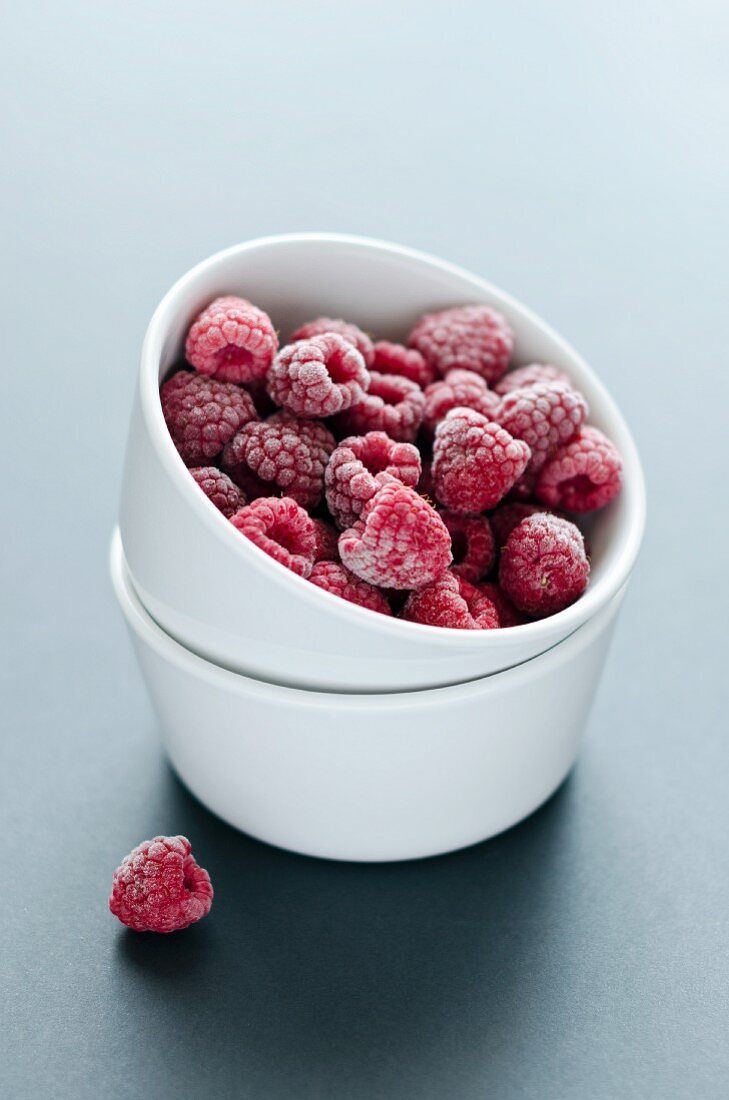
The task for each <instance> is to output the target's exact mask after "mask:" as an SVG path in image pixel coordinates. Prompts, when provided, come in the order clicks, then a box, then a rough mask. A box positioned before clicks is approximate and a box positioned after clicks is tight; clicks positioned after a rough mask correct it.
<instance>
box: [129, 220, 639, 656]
mask: <svg viewBox="0 0 729 1100" xmlns="http://www.w3.org/2000/svg"><path fill="white" fill-rule="evenodd" d="M311 244H317V245H324V246H325V247H326V246H332V247H333V248H341V247H342V246H344V247H347V248H349V249H352V250H354V251H359V252H368V253H385V254H387V255H390V256H394V257H398V258H399V259H401V260H403V259H404V260H406V261H409V262H411V263H412V264H414V265H417V266H419V267H422V266H425V267H429V268H432V269H435V270H437V271H440V272H445V273H447V274H451V275H453V276H455V277H457V278H459V279H462V280H464V281H466V282H468V283H470V284H472V285H473V286H474V287H475V288H478V289H480V290H481V291H483V292H484V293H485V294H486V295H488V296H489V297H490V298H491V299H492V300H493V301H494V302H495V305H496V308H499V306H503V307H504V308H506V309H507V311H508V312H510V313H512V314H516V315H518V316H519V317H520V318H521V319H523V320H524V321H525V322H528V323H529V324H531V325H534V326H536V327H537V328H539V329H541V330H542V332H543V333H544V334H545V335H546V336H547V337H548V338H549V339H550V340H552V341H553V342H554V343H556V344H557V345H558V346H559V348H560V351H561V353H562V354H563V355H564V356H565V358H567V359H569V360H570V361H571V363H573V364H575V367H576V370H577V373H578V374H579V373H584V374H585V375H587V376H588V377H589V379H590V383H591V385H592V387H593V389H594V390H595V391H596V392H597V394H598V397H599V404H600V408H601V410H604V411H606V412H607V414H608V415H609V417H610V418H611V419H612V420H614V421H615V422H617V424H618V425H619V427H620V434H621V439H620V443H619V449H620V452H621V457H622V460H623V469H624V479H623V489H622V491H623V492H626V486H629V515H628V517H627V519H626V521H625V522H624V523H623V525H622V528H623V529H624V537H623V539H622V543H623V544H622V547H621V548H620V551H619V553H617V554H616V556H615V558H614V560H613V561H612V562H611V563H610V565H609V568H608V569H607V570H606V572H605V574H604V575H603V576H602V577H601V578H600V579H599V580H598V581H597V582H596V583H595V584H590V585H588V587H587V589H586V591H585V592H584V594H583V595H582V596H581V597H580V598H579V599H578V600H577V601H576V602H575V603H574V604H571V605H570V606H569V607H567V608H565V609H564V610H562V611H559V612H557V613H556V615H551V616H548V617H547V618H544V619H538V620H536V621H534V622H530V623H525V624H522V625H520V626H518V627H511V628H502V629H500V630H494V631H491V630H483V631H482V630H474V631H464V630H456V629H454V628H450V627H438V626H429V625H426V624H422V623H412V622H408V621H406V620H403V619H399V618H396V617H395V616H394V615H393V616H388V615H381V614H378V613H377V612H374V611H370V610H369V609H367V608H363V607H359V606H358V605H357V604H353V603H350V602H349V601H347V600H343V599H341V598H340V597H338V596H335V595H333V594H332V593H330V592H325V591H324V590H323V589H321V588H319V587H318V586H317V585H313V584H311V583H310V582H309V581H307V580H305V579H304V578H302V577H299V576H297V575H296V574H295V573H293V572H292V571H291V570H289V569H287V568H286V567H285V566H283V565H281V564H280V563H279V562H276V561H274V560H273V558H271V557H269V555H268V554H266V553H265V552H264V551H263V550H261V549H260V548H259V547H257V546H255V545H254V544H253V543H252V542H250V541H249V540H247V539H245V538H241V536H240V533H239V532H238V531H236V530H235V528H234V527H233V526H232V525H231V524H230V522H229V521H228V520H226V519H225V517H224V516H223V515H222V514H221V513H220V512H219V511H218V509H217V508H216V507H215V505H214V504H212V502H211V501H209V500H208V499H207V497H206V496H205V494H204V493H202V492H200V491H199V489H198V488H197V487H196V486H195V484H194V482H193V480H192V478H191V477H190V476H189V473H188V470H187V467H186V466H185V464H184V462H183V461H182V459H181V457H180V455H179V454H178V452H177V448H176V447H175V445H174V443H173V442H172V437H171V436H170V434H169V432H168V430H167V426H166V424H165V421H164V417H163V415H162V405H161V402H160V398H159V363H160V359H161V354H162V350H163V346H164V341H165V336H166V333H167V332H168V330H169V328H170V326H171V324H172V323H173V321H174V320H175V319H176V316H177V302H178V299H179V297H180V296H181V295H182V294H183V293H184V292H186V291H188V290H189V289H190V288H191V287H192V286H193V285H194V284H195V283H196V282H198V281H202V280H203V278H204V277H205V276H207V274H208V273H209V272H210V270H211V269H212V268H215V267H216V266H218V265H220V264H223V263H225V262H227V261H228V260H229V259H230V258H232V257H233V256H236V255H239V254H243V253H247V252H254V251H258V250H262V249H266V250H271V249H281V250H282V251H284V250H286V249H289V248H290V247H291V246H294V247H296V246H299V245H304V246H308V245H311ZM139 398H140V404H141V411H142V416H143V419H144V423H145V426H146V429H147V432H148V436H149V439H150V442H151V444H152V446H153V447H154V449H155V451H156V454H157V456H158V458H159V460H160V462H161V463H162V464H163V467H164V469H165V471H166V473H167V476H168V477H169V479H170V481H171V483H172V485H173V486H174V487H175V488H176V490H177V491H178V492H179V493H181V494H182V496H183V498H184V499H185V500H186V502H187V504H188V505H189V507H191V508H192V509H193V511H194V512H195V513H196V515H197V517H198V518H199V520H200V522H201V523H202V524H204V525H205V526H206V527H207V528H208V529H209V530H210V531H211V533H213V534H214V536H215V537H216V538H218V539H220V540H222V541H223V542H224V543H225V544H227V548H228V550H229V551H230V552H231V553H232V554H233V555H236V556H238V557H239V558H240V559H241V561H242V562H243V563H244V564H245V566H247V567H248V568H252V569H254V570H256V571H262V572H264V573H265V574H266V575H267V576H268V577H269V578H270V577H272V576H277V577H278V583H279V584H280V586H281V587H282V589H283V590H284V591H285V590H286V589H289V591H290V592H291V593H292V595H295V596H296V598H297V599H301V600H303V601H304V602H307V601H311V602H312V603H313V604H314V605H315V606H318V607H319V608H320V609H321V607H322V606H323V605H322V600H323V601H325V605H326V603H327V602H328V606H329V611H330V613H331V614H332V616H333V617H334V618H339V619H341V620H345V621H347V622H349V623H352V624H353V625H355V626H356V627H358V628H360V629H361V628H365V629H370V630H371V631H372V632H373V635H374V633H376V632H381V633H385V634H389V635H391V636H392V637H393V638H394V639H397V638H402V639H403V640H405V639H408V640H410V641H416V640H417V638H418V636H419V637H420V638H421V639H422V640H423V641H426V640H427V641H428V642H430V643H432V642H434V641H437V642H438V643H442V644H443V645H444V646H448V645H449V644H452V643H455V642H457V643H458V646H459V647H460V648H463V647H467V648H468V649H471V648H475V649H489V648H496V647H498V646H503V645H504V644H509V645H512V644H513V645H514V646H516V645H517V644H522V643H523V644H524V645H529V644H535V645H537V644H541V642H542V640H543V641H544V644H545V648H546V647H547V646H548V645H553V644H554V641H553V639H554V634H555V631H556V630H557V629H559V632H560V633H561V635H562V636H563V637H566V636H567V635H569V634H571V633H572V632H573V631H575V630H576V629H577V628H578V627H579V626H581V625H582V624H583V623H585V622H586V621H587V620H588V619H589V618H590V617H591V616H592V615H594V614H595V613H596V612H597V611H598V610H599V609H600V608H601V607H602V606H603V605H604V604H605V603H607V602H608V601H609V600H610V599H611V598H612V596H614V595H615V593H616V592H617V591H618V590H619V589H620V588H621V587H622V586H623V585H624V584H625V581H626V580H627V578H628V577H629V575H630V573H631V571H632V569H633V566H634V565H635V561H636V558H637V556H638V552H639V550H640V546H641V542H642V539H643V533H644V529H645V514H646V501H645V479H644V474H643V469H642V465H641V461H640V457H639V455H638V450H637V447H636V445H635V442H634V440H633V437H632V434H631V432H630V429H629V428H628V426H627V424H626V422H625V419H624V417H623V415H622V413H621V412H620V409H619V408H618V406H617V404H616V403H615V401H614V400H613V398H612V397H611V396H610V393H609V392H608V390H607V389H606V388H605V386H604V385H603V383H602V381H601V380H600V378H599V377H598V376H597V374H596V373H595V372H594V371H593V370H592V368H591V367H590V366H589V365H588V364H587V363H586V362H585V360H584V359H583V358H582V357H581V356H580V355H579V354H578V353H577V352H576V351H575V350H574V348H572V346H571V345H570V344H569V343H568V342H567V341H566V340H565V339H564V338H563V337H562V336H560V335H559V333H557V332H556V331H555V330H554V329H553V328H552V327H551V326H550V325H548V324H547V323H546V322H545V321H543V320H542V318H541V317H539V316H538V315H537V314H536V313H534V312H533V311H532V310H531V309H529V308H528V307H527V306H525V305H523V304H522V302H520V301H519V300H518V299H517V298H514V297H513V296H512V295H510V294H507V293H506V292H505V291H503V290H501V289H500V288H499V287H497V286H495V285H494V284H492V283H490V282H488V281H487V280H486V279H482V278H481V277H480V276H478V275H475V274H474V273H473V272H470V271H468V270H466V269H465V268H461V267H459V266H458V265H456V264H452V263H450V262H449V261H447V260H441V259H439V258H438V257H436V256H432V255H430V254H428V253H426V252H421V251H418V250H416V249H412V248H409V247H406V246H404V245H398V244H394V243H391V242H389V241H383V240H378V239H376V238H370V237H361V236H356V235H351V234H345V233H325V232H306V233H283V234H276V235H272V236H266V237H258V238H255V239H252V240H249V241H243V242H241V243H240V244H236V245H232V246H231V247H230V248H226V249H223V250H221V251H219V252H216V253H214V254H213V255H211V256H208V257H207V258H206V259H204V260H202V261H201V262H200V263H198V264H196V265H195V266H194V267H192V268H190V269H189V270H188V271H187V272H186V273H185V274H184V275H182V276H181V277H180V278H179V279H178V280H177V281H176V282H175V283H174V284H173V285H172V287H171V288H170V289H169V290H168V291H167V293H166V294H165V296H164V297H163V298H162V300H161V302H160V303H159V305H158V306H157V308H156V310H155V312H154V314H153V315H152V318H151V320H150V322H149V325H148V328H147V332H146V334H145V337H144V341H143V344H142V352H141V362H140V369H139ZM593 404H594V402H593ZM272 570H273V573H272V572H271V571H272ZM505 629H506V630H507V634H508V639H507V637H505V632H504V631H505Z"/></svg>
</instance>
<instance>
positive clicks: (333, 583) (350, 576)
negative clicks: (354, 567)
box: [309, 561, 392, 615]
mask: <svg viewBox="0 0 729 1100" xmlns="http://www.w3.org/2000/svg"><path fill="white" fill-rule="evenodd" d="M309 580H310V581H311V583H312V584H315V585H317V586H318V587H319V588H323V589H324V591H325V592H331V593H332V595H334V596H339V597H340V598H341V599H343V600H349V602H350V603H356V604H357V605H358V606H359V607H366V608H368V609H369V610H370V611H379V613H380V614H381V615H392V611H391V609H390V605H389V603H388V602H387V600H386V599H385V597H384V596H383V594H382V593H381V592H380V591H379V589H377V588H375V587H374V585H371V584H367V581H362V580H360V579H359V577H355V575H354V573H351V572H350V571H349V569H345V567H344V566H343V565H341V564H340V563H339V562H335V561H322V562H318V563H317V564H316V565H315V566H314V568H313V569H312V571H311V576H310V577H309Z"/></svg>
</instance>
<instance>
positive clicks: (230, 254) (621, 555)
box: [120, 234, 645, 692]
mask: <svg viewBox="0 0 729 1100" xmlns="http://www.w3.org/2000/svg"><path fill="white" fill-rule="evenodd" d="M223 293H235V294H242V295H244V296H245V297H248V298H251V299H252V300H253V301H255V302H256V303H257V304H258V305H260V306H262V307H263V308H264V309H266V310H267V311H268V312H269V313H270V315H271V316H272V317H273V318H274V320H275V323H276V324H277V325H279V326H280V327H281V330H282V336H283V337H284V338H285V337H286V336H287V335H288V333H289V332H290V331H291V329H292V328H293V327H294V326H295V325H297V324H299V323H300V322H302V321H304V320H307V319H309V318H311V317H315V316H317V315H319V314H322V313H327V314H329V315H333V316H344V317H346V318H348V319H350V320H352V321H355V322H357V323H358V324H360V325H361V326H362V327H363V328H365V329H368V330H370V331H373V332H376V333H377V335H378V336H380V337H389V338H392V339H397V338H400V339H402V338H403V337H404V336H405V335H406V334H407V332H408V330H409V328H410V326H411V325H412V324H413V322H414V321H415V319H416V318H417V317H418V316H419V315H420V314H421V313H422V312H423V311H425V310H428V309H433V308H437V307H441V306H448V305H453V304H456V303H461V302H475V301H479V302H486V303H488V304H490V305H493V306H495V307H496V308H497V309H499V310H501V311H502V312H503V313H504V314H505V315H506V316H507V317H508V319H509V321H510V322H511V324H512V326H513V327H514V330H515V332H516V349H515V360H516V361H517V362H519V363H525V362H529V361H535V360H537V361H547V362H550V363H554V364H556V365H557V366H559V367H563V368H564V369H565V370H566V371H567V372H568V373H569V374H570V375H571V376H572V378H573V379H574V381H575V383H576V384H577V385H578V386H579V387H580V389H582V391H583V392H584V394H585V396H586V397H587V399H588V401H589V403H590V408H591V418H590V419H591V422H592V423H594V424H596V425H597V426H598V427H600V428H602V429H603V430H604V431H605V432H606V433H607V434H608V435H609V436H610V437H611V438H612V439H613V440H614V441H615V443H616V444H617V446H618V448H619V450H620V451H621V453H622V456H623V459H624V462H625V484H624V488H623V491H622V493H621V495H620V497H619V498H618V499H617V500H616V501H615V502H613V503H612V504H611V505H610V506H608V508H606V509H604V510H603V511H602V512H601V513H599V515H598V516H596V517H595V521H594V523H593V524H592V527H591V531H590V541H591V545H592V555H593V563H592V577H591V582H590V586H589V588H588V590H587V592H586V593H585V595H584V596H583V597H582V598H581V599H580V600H579V601H578V602H577V603H575V604H574V605H573V606H572V607H570V608H567V609H566V610H565V611H562V612H560V613H559V614H558V615H554V616H552V617H551V618H548V619H544V620H542V621H540V622H535V623H530V624H528V625H526V626H520V627H517V628H515V629H511V630H500V631H459V630H443V629H439V628H436V627H429V626H421V625H416V624H413V623H407V622H402V621H400V620H397V619H390V618H386V617H384V616H381V615H377V614H375V613H373V612H370V611H367V610H364V609H362V608H359V607H357V606H355V605H353V604H350V603H346V602H345V601H343V600H340V599H338V598H337V597H335V596H332V595H330V594H328V593H326V592H323V591H321V590H320V589H319V588H316V587H315V586H313V585H311V584H309V583H308V582H307V581H304V580H302V579H301V578H299V577H297V576H294V574H293V573H291V572H289V571H288V570H286V569H285V568H283V567H282V566H280V565H278V564H277V563H276V562H274V561H272V560H271V559H270V558H269V557H267V556H266V555H265V554H264V553H263V552H262V551H260V550H259V549H258V548H257V547H255V546H253V545H252V544H251V543H250V542H248V541H247V540H246V539H245V538H243V537H241V535H240V534H239V533H238V532H237V531H236V530H235V529H234V528H233V527H232V526H231V525H230V524H229V523H228V522H227V521H226V520H225V519H224V518H223V517H222V516H221V515H220V513H219V512H218V511H217V510H216V509H215V508H214V506H213V505H212V504H211V503H210V502H209V501H208V500H207V499H206V498H205V496H204V495H203V494H202V493H201V492H200V491H199V490H198V489H197V487H196V486H195V485H194V483H193V482H192V479H191V478H190V476H189V474H188V473H187V471H186V470H185V467H184V465H183V463H182V461H181V459H180V458H179V456H178V454H177V451H176V450H175V447H174V445H173V443H172V440H171V439H170V436H169V434H168V432H167V429H166V427H165V423H164V420H163V417H162V410H161V406H160V401H159V394H158V389H159V382H160V378H161V377H163V375H164V374H165V373H166V371H167V370H168V369H169V368H170V366H171V365H172V364H173V363H175V362H176V361H177V360H178V359H179V357H180V355H181V351H182V347H183V343H184V336H185V332H186V330H187V328H188V326H189V324H190V322H191V320H192V318H193V317H194V315H195V314H196V313H197V312H198V310H199V309H200V308H201V307H202V306H203V305H205V304H206V303H207V302H208V301H210V299H212V298H213V297H215V296H216V295H219V294H223ZM644 512H645V502H644V484H643V474H642V470H641V465H640V460H639V458H638V454H637V452H636V448H635V445H634V443H633V440H632V438H631V435H630V432H629V431H628V428H627V426H626V424H625V422H624V420H623V418H622V416H621V414H620V412H619V410H618V409H617V407H616V405H615V403H614V402H613V400H612V398H611V397H610V396H609V394H608V393H607V391H606V390H605V388H604V387H603V385H602V383H601V382H600V381H599V379H598V378H597V377H596V376H595V375H594V374H593V372H592V371H591V370H590V368H589V367H588V366H587V365H586V364H585V363H584V361H583V360H582V359H581V358H580V357H579V356H578V355H577V354H576V352H574V351H573V350H572V348H570V347H569V345H568V344H567V343H566V342H565V341H564V340H562V339H561V337H559V336H558V335H557V334H556V333H555V332H553V331H552V329H551V328H549V327H548V326H547V325H546V324H544V322H543V321H541V320H540V319H539V318H538V317H536V316H535V315H534V314H533V313H531V312H530V311H529V310H527V309H526V308H525V307H524V306H522V305H520V304H519V303H518V302H516V301H515V300H514V299H513V298H510V297H509V296H508V295H506V294H504V293H502V292H501V291H500V290H497V289H496V288H495V287H493V286H491V285H490V284H489V283H486V282H484V281H483V280H482V279H480V278H478V277H477V276H475V275H471V274H469V273H468V272H466V271H462V270H460V269H459V268H456V267H453V266H452V265H451V264H448V263H444V262H443V261H441V260H437V259H434V258H432V257H430V256H425V255H423V254H421V253H417V252H413V251H411V250H409V249H405V248H400V247H397V246H395V245H391V244H385V243H381V242H378V241H370V240H364V239H360V238H356V237H346V236H339V235H333V234H297V235H290V236H282V237H269V238H265V239H262V240H257V241H250V242H248V243H246V244H242V245H238V246H236V247H235V248H230V249H228V250H227V251H225V252H220V253H218V254H217V255H216V256H212V257H211V258H210V259H208V260H205V261H204V262H203V263H201V264H199V265H198V266H197V267H195V268H193V269H192V270H191V271H189V272H188V273H187V274H186V275H184V276H183V277H182V278H181V279H180V280H179V281H178V282H177V283H176V284H175V286H174V287H173V288H172V289H171V290H170V291H169V293H168V294H167V295H166V296H165V298H164V299H163V300H162V302H161V304H160V305H159V307H158V308H157V311H156V312H155V314H154V316H153V318H152V321H151V322H150V325H149V329H148V330H147V335H146V338H145V341H144V347H143V349H142V361H141V368H140V372H139V383H138V387H137V394H136V399H135V403H134V409H133V413H132V420H131V428H130V434H129V441H128V446H127V455H126V466H125V473H124V482H123V491H122V501H121V517H120V527H121V534H122V540H123V544H124V552H125V555H126V558H127V561H128V563H129V569H130V571H131V574H132V577H133V579H134V585H135V588H136V590H137V592H138V593H139V595H140V597H141V599H142V601H143V603H144V605H145V607H146V608H147V610H148V611H149V612H150V614H151V615H152V617H153V618H154V619H155V620H156V621H157V622H158V623H159V624H160V625H161V626H162V627H163V629H164V630H165V631H166V632H167V633H169V634H171V635H172V636H173V637H174V638H176V639H177V640H178V641H180V642H182V643H183V644H184V645H185V646H186V647H187V648H189V649H191V650H193V651H194V652H196V653H197V654H199V655H200V656H203V657H205V658H207V659H208V660H211V661H213V662H214V663H216V664H219V665H223V666H225V667H227V668H230V669H233V670H241V671H245V672H246V673H248V674H249V675H252V676H255V677H256V678H260V679H262V680H267V681H269V682H272V683H278V684H287V685H290V686H298V687H305V688H312V689H316V690H333V691H355V692H362V691H407V690H413V689H418V688H428V687H434V686H441V685H446V684H454V683H462V682H464V681H467V680H472V679H476V678H478V677H482V676H485V675H488V674H490V673H493V672H498V671H500V670H502V669H505V668H511V667H512V666H514V665H517V664H519V663H521V662H523V661H526V660H528V659H530V658H532V657H534V656H535V655H536V654H538V653H543V652H545V651H546V650H547V649H549V648H550V647H551V646H553V645H555V644H557V643H558V642H560V641H562V640H563V639H564V638H566V637H568V636H569V635H570V634H571V633H572V632H573V631H574V630H576V629H577V628H578V627H580V626H582V624H584V623H586V622H587V621H588V620H589V619H591V618H592V616H594V615H595V614H597V612H599V611H600V610H601V609H602V608H604V607H605V606H607V604H608V603H610V601H611V600H612V599H613V598H614V597H615V595H616V593H617V592H618V591H619V590H620V589H622V588H623V586H624V585H625V582H626V580H627V579H628V577H629V575H630V572H631V570H632V568H633V565H634V562H635V558H636V555H637V553H638V549H639V546H640V542H641V539H642V535H643V526H644Z"/></svg>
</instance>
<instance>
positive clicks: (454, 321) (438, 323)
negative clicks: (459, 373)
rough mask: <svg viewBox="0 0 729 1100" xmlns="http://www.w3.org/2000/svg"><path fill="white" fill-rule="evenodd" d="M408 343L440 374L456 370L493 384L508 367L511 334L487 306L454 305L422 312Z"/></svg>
mask: <svg viewBox="0 0 729 1100" xmlns="http://www.w3.org/2000/svg"><path fill="white" fill-rule="evenodd" d="M408 344H409V345H410V347H411V348H416V349H417V350H418V351H419V352H420V353H421V354H422V355H423V357H424V358H425V361H426V362H427V363H429V364H430V366H431V367H433V368H434V369H435V370H436V371H437V372H438V374H440V375H446V374H447V373H448V371H449V370H452V369H453V368H454V367H458V368H462V369H463V370H472V371H475V372H476V374H480V375H481V377H482V378H485V379H486V381H487V382H496V381H497V380H498V379H499V378H501V376H502V374H503V373H504V371H505V370H506V368H507V367H508V365H509V359H510V358H511V353H512V351H513V348H514V333H513V332H512V331H511V327H510V325H509V324H508V322H507V320H506V318H505V317H502V316H501V314H500V313H497V312H496V310H495V309H490V308H489V306H482V305H472V306H456V307H455V308H454V309H444V310H441V311H440V312H439V313H426V314H425V316H424V317H421V318H420V320H419V321H418V323H417V324H416V326H415V328H414V329H413V331H412V332H411V333H410V337H409V339H408Z"/></svg>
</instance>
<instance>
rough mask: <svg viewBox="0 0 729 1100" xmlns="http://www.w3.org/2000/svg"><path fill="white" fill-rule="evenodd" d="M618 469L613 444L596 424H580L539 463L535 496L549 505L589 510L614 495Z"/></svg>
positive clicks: (602, 505)
mask: <svg viewBox="0 0 729 1100" xmlns="http://www.w3.org/2000/svg"><path fill="white" fill-rule="evenodd" d="M622 471H623V463H622V460H621V458H620V455H619V454H618V451H617V448H616V447H615V445H614V444H613V443H611V442H610V440H609V439H608V438H607V437H606V436H604V435H603V433H602V432H601V431H598V429H597V428H592V427H584V428H582V430H581V431H580V434H579V435H578V436H577V437H576V438H575V439H573V440H572V441H571V442H570V443H567V444H565V446H563V447H560V448H559V450H558V451H556V452H555V454H554V455H553V456H552V458H550V459H549V461H548V462H547V463H545V465H544V466H543V467H542V469H541V471H540V473H539V478H538V480H537V485H536V496H537V499H538V500H541V501H543V502H544V503H545V504H548V505H549V506H550V507H551V508H564V509H565V511H567V512H592V511H594V510H595V509H596V508H603V507H604V506H605V505H606V504H607V503H608V502H609V501H611V500H612V499H613V497H616V496H617V495H618V493H619V492H620V484H621V480H622Z"/></svg>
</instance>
